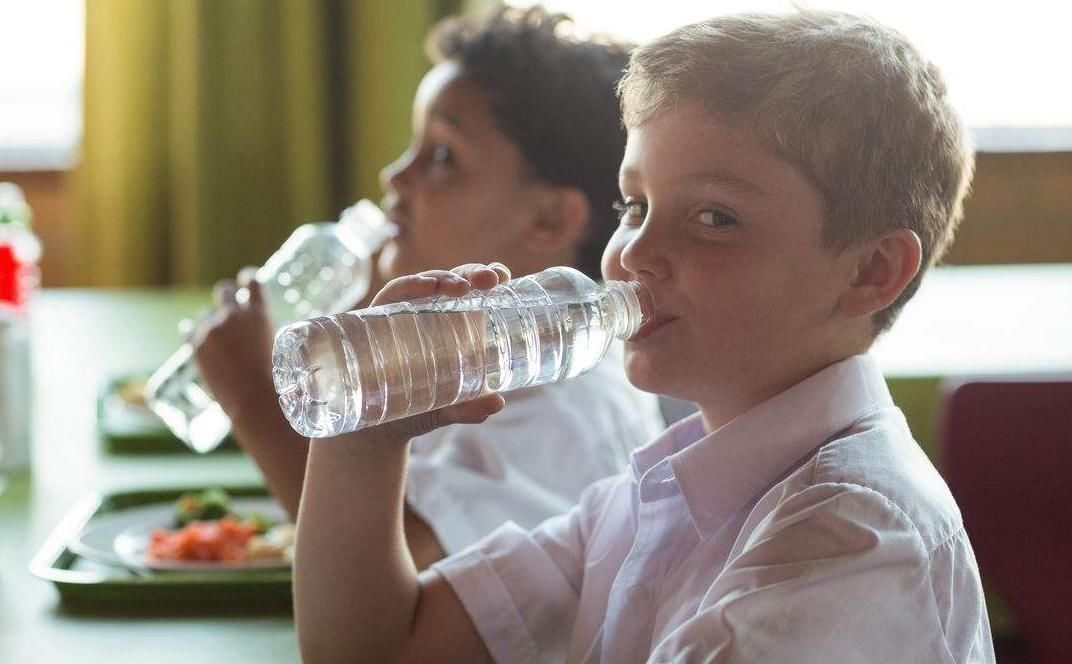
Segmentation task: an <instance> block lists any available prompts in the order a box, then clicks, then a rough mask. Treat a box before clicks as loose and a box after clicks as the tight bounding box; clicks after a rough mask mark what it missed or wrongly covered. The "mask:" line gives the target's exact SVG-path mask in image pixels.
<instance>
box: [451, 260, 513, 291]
mask: <svg viewBox="0 0 1072 664" xmlns="http://www.w3.org/2000/svg"><path fill="white" fill-rule="evenodd" d="M451 272H453V273H454V274H457V275H458V276H461V277H464V278H465V279H466V280H467V281H469V282H470V283H471V284H472V285H473V288H479V289H486V288H494V287H495V286H497V285H499V283H501V282H503V281H506V280H508V279H509V278H510V270H509V269H508V268H507V267H506V266H505V265H503V264H502V263H491V264H490V265H484V264H483V263H466V264H465V265H459V266H458V267H456V268H454V269H453V270H451Z"/></svg>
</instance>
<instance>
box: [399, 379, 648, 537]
mask: <svg viewBox="0 0 1072 664" xmlns="http://www.w3.org/2000/svg"><path fill="white" fill-rule="evenodd" d="M609 361H611V360H608V362H609ZM618 361H619V362H620V360H618ZM621 374H622V369H621V368H620V367H603V366H600V367H598V368H597V370H596V371H594V372H593V373H591V374H588V375H585V376H581V377H579V378H577V379H574V380H571V381H566V382H564V383H556V384H552V385H543V386H540V387H535V388H530V389H527V390H522V391H519V392H514V393H510V394H507V395H506V397H507V406H506V408H504V409H503V410H502V411H501V412H499V413H497V414H495V415H494V416H492V417H491V418H489V419H488V420H487V421H486V422H484V423H483V424H480V425H462V424H457V425H451V426H449V427H444V428H443V429H439V430H437V431H433V432H431V433H430V434H427V435H425V436H420V437H418V438H416V439H414V441H413V444H412V447H411V449H412V453H411V454H410V460H409V470H408V477H407V481H406V503H407V504H408V505H409V507H410V509H412V510H413V511H414V512H416V513H417V514H418V515H420V517H421V518H422V519H423V520H424V521H425V522H426V523H427V524H428V525H429V526H430V527H431V528H432V530H433V532H435V534H436V537H437V538H438V540H439V542H440V544H441V545H442V546H443V549H444V551H446V552H447V553H448V554H450V553H454V552H456V551H459V550H461V549H462V548H464V547H466V546H468V545H469V544H471V543H473V542H475V541H477V540H478V539H480V538H481V537H483V536H484V535H487V534H488V533H490V532H491V531H492V530H494V529H495V528H497V527H498V526H500V525H501V524H503V523H505V522H506V521H513V522H514V523H516V524H518V525H519V526H520V527H521V528H522V529H524V530H528V529H531V528H534V527H535V526H537V525H538V524H540V523H541V522H542V521H544V520H545V519H547V518H549V517H551V516H554V515H556V514H562V513H564V512H566V511H567V510H569V509H570V508H571V507H572V506H573V505H574V504H576V502H577V500H578V498H579V497H580V495H581V492H582V491H583V490H584V489H585V488H586V487H587V486H589V485H590V484H592V483H594V482H596V481H598V480H600V479H603V478H605V477H607V476H610V475H614V474H617V473H619V472H621V471H622V470H623V469H624V468H625V467H626V466H627V464H628V459H629V453H630V452H631V451H632V450H633V449H634V448H636V447H637V446H639V445H641V444H643V443H645V442H647V441H648V440H650V439H651V437H653V436H654V435H656V434H657V433H658V432H659V431H661V424H662V420H661V416H660V415H659V411H658V404H657V403H656V402H655V400H654V397H653V396H652V395H650V394H644V393H642V392H639V391H638V390H636V389H635V388H633V387H632V386H631V385H629V384H628V383H627V382H626V381H625V378H624V375H621Z"/></svg>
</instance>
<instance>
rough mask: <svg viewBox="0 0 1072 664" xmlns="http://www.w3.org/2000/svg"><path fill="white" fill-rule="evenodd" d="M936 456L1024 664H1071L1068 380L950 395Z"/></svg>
mask: <svg viewBox="0 0 1072 664" xmlns="http://www.w3.org/2000/svg"><path fill="white" fill-rule="evenodd" d="M938 454H939V465H940V466H941V469H942V474H943V475H944V476H945V478H946V481H947V482H948V483H949V487H950V489H951V490H952V492H953V495H954V496H955V497H956V499H957V503H958V504H959V505H960V510H961V513H962V514H963V516H964V524H965V527H966V528H967V531H968V536H969V537H970V538H971V542H972V546H973V547H974V549H975V554H976V558H977V560H978V561H979V567H980V571H981V573H982V575H983V578H984V579H986V581H987V584H988V585H989V586H992V587H993V588H994V589H995V590H996V591H997V592H999V593H1000V594H1001V596H1002V597H1003V598H1004V599H1005V600H1006V601H1007V603H1008V605H1009V608H1010V609H1011V610H1012V612H1013V613H1014V615H1015V618H1016V620H1017V622H1018V623H1019V625H1020V627H1021V631H1022V633H1023V637H1024V639H1025V640H1026V642H1027V647H1028V649H1029V651H1030V653H1031V655H1032V658H1033V659H1034V660H1035V661H1037V662H1040V663H1043V662H1045V663H1049V662H1054V663H1056V662H1061V663H1062V664H1067V663H1070V662H1072V377H1067V378H1064V379H1059V378H1032V379H1030V380H1025V379H1015V380H1013V379H1009V380H970V381H965V382H961V383H959V384H956V385H951V386H949V389H947V391H946V392H945V401H944V404H943V408H942V415H941V418H940V422H939V435H938Z"/></svg>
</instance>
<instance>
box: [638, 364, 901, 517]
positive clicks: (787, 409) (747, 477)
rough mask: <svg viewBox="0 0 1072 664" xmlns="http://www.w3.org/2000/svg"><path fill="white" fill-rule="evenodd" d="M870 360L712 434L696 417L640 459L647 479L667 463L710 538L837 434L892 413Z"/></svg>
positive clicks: (835, 369)
mask: <svg viewBox="0 0 1072 664" xmlns="http://www.w3.org/2000/svg"><path fill="white" fill-rule="evenodd" d="M892 403H893V401H892V399H891V398H890V393H889V390H888V389H887V387H886V382H885V380H884V379H883V376H882V372H881V370H880V369H879V367H878V365H877V364H876V363H875V361H874V360H873V359H872V358H871V357H870V356H868V355H856V356H853V357H850V358H848V359H845V360H842V361H840V362H837V363H835V364H832V365H830V366H828V367H826V368H825V369H823V370H821V371H819V372H818V373H816V374H814V375H812V376H810V377H808V378H806V379H804V380H803V381H801V382H799V383H797V384H796V385H794V386H793V387H790V388H789V389H787V390H785V391H784V392H782V393H780V394H778V395H776V396H774V397H772V398H771V399H768V400H767V401H765V402H763V403H761V404H759V405H758V406H756V407H754V408H752V409H751V410H749V411H747V412H745V413H742V414H741V415H739V416H738V417H736V418H735V419H733V420H732V421H730V422H728V423H726V424H725V425H723V426H722V427H720V428H719V429H717V430H715V431H713V432H711V433H709V434H705V432H704V428H703V420H702V418H701V416H700V414H699V413H697V414H694V415H692V416H690V417H688V418H686V419H684V420H682V421H680V422H678V423H676V424H675V425H674V426H672V427H670V428H669V429H668V430H667V431H666V432H664V433H663V435H661V436H659V437H658V438H657V439H655V440H654V441H652V443H650V444H649V445H646V446H645V447H642V448H640V449H638V450H637V451H636V452H634V454H633V459H632V461H633V474H634V477H635V478H640V477H642V476H643V475H644V473H645V472H646V471H647V470H649V469H650V468H652V467H653V466H655V465H657V464H658V463H659V462H660V461H662V460H663V459H668V460H669V463H670V465H671V467H672V469H673V475H674V476H675V477H676V479H677V485H678V487H679V488H680V491H681V493H682V495H683V497H684V500H685V504H686V506H687V508H688V511H689V516H690V518H691V519H692V522H693V524H694V525H695V527H696V529H697V531H698V532H699V533H700V536H701V537H704V538H707V537H709V536H710V535H712V534H713V533H714V532H715V531H716V530H717V529H718V528H719V527H721V526H722V525H723V524H724V523H725V522H726V521H727V520H728V519H729V518H730V517H731V516H732V515H733V513H734V512H736V511H737V510H738V509H740V508H741V507H742V506H743V505H744V504H745V503H746V502H747V501H749V500H752V499H754V498H756V497H757V495H758V494H759V493H760V492H761V491H765V490H766V489H767V488H769V487H770V486H771V485H772V484H774V483H775V482H776V481H777V480H778V479H779V478H780V477H781V476H782V475H783V474H784V473H786V472H787V471H789V470H791V469H792V468H793V467H795V464H796V463H797V462H800V461H802V460H803V459H804V458H806V456H807V455H809V454H810V453H811V452H813V451H814V450H815V449H816V448H818V447H819V446H820V445H822V444H823V443H824V442H826V441H827V440H829V439H831V438H832V437H833V436H834V435H835V434H837V433H838V432H840V431H843V430H845V429H847V428H848V427H849V426H850V425H851V424H852V423H853V422H855V421H857V420H859V419H860V418H862V417H864V416H865V415H868V414H870V413H873V412H875V411H877V410H880V409H881V408H883V407H886V406H890V405H892Z"/></svg>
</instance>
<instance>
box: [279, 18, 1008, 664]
mask: <svg viewBox="0 0 1072 664" xmlns="http://www.w3.org/2000/svg"><path fill="white" fill-rule="evenodd" d="M620 90H621V96H622V107H623V112H624V119H625V123H626V126H627V128H628V132H629V137H628V143H627V147H626V152H625V156H624V159H623V162H622V165H621V171H620V185H621V190H622V199H623V200H622V202H621V205H620V207H621V223H620V226H619V229H618V230H617V232H616V234H615V235H614V237H613V238H612V239H611V241H610V243H609V244H608V246H607V250H606V252H605V254H604V259H603V271H604V275H605V276H606V277H607V278H613V279H630V280H635V281H639V282H640V283H642V284H643V285H644V286H645V287H646V288H647V289H648V290H649V291H650V293H651V294H652V296H653V298H654V300H655V303H656V316H655V319H654V320H653V322H652V323H650V324H648V325H646V326H645V327H644V328H643V329H641V330H640V332H638V334H637V335H636V336H635V337H634V338H633V339H631V340H630V341H629V342H628V343H627V344H626V357H625V363H626V370H627V373H628V376H629V378H630V380H631V381H632V382H633V383H634V384H635V385H637V386H638V387H641V388H643V389H645V390H649V391H653V392H658V393H660V394H665V395H669V396H673V397H677V398H680V399H686V400H689V401H692V402H695V403H696V404H697V405H698V407H699V412H698V413H697V414H696V415H695V416H693V417H691V418H689V419H686V420H684V421H682V422H679V423H678V424H676V425H674V426H673V427H671V428H670V429H669V430H667V431H666V432H664V433H663V434H662V435H661V436H659V437H658V438H656V439H655V440H654V441H653V442H651V443H650V444H649V445H647V446H646V447H643V448H641V449H639V450H638V451H636V452H635V453H634V454H633V458H632V469H631V472H630V473H628V474H623V475H621V476H618V477H614V478H609V479H607V480H604V481H601V482H599V483H596V484H594V485H593V486H591V487H590V488H589V489H588V490H587V491H586V492H585V494H584V495H583V496H582V498H581V502H580V504H579V505H578V506H577V507H575V508H574V509H573V510H571V511H570V512H569V513H567V514H565V515H562V516H559V517H553V518H551V519H549V520H548V521H546V522H544V523H543V524H541V525H540V526H538V527H537V528H535V529H534V530H532V531H528V532H526V531H523V530H521V529H520V528H518V527H516V526H512V525H511V524H507V525H505V526H503V527H502V528H500V529H499V530H497V531H496V532H494V533H492V534H491V535H490V536H488V537H487V538H485V539H484V540H482V541H481V542H479V543H477V544H476V545H474V546H472V547H470V548H468V549H467V550H465V551H463V552H461V553H459V554H457V555H454V556H452V557H449V558H447V559H445V560H443V561H441V562H439V563H437V564H435V565H433V566H432V568H431V570H429V571H427V572H425V573H423V574H422V575H420V576H418V575H417V573H416V571H415V569H414V566H413V563H412V561H411V559H410V557H409V555H408V554H407V552H406V548H405V543H404V539H403V535H402V502H403V477H404V473H405V468H406V447H407V441H408V440H409V438H410V437H412V436H414V435H417V434H419V433H422V432H424V431H427V430H429V429H432V428H435V427H438V426H441V425H444V424H446V423H450V422H472V423H476V422H480V421H482V420H483V419H485V418H486V417H488V416H489V415H491V414H492V413H494V412H495V411H496V410H497V409H498V408H500V407H501V404H502V400H501V397H499V396H498V395H487V396H485V397H482V398H481V399H478V400H476V401H472V402H469V403H465V404H459V405H456V406H452V407H450V408H446V409H443V410H441V411H438V412H436V413H432V414H428V415H425V416H421V417H417V418H412V419H410V420H403V421H400V422H396V423H391V424H387V425H383V426H381V427H377V428H373V429H368V430H365V431H361V432H357V433H354V434H351V435H348V436H341V437H339V438H338V439H330V440H314V441H312V443H311V446H310V455H309V465H308V471H307V476H306V484H305V489H304V491H305V493H304V498H303V502H302V505H301V513H300V516H299V526H298V551H297V558H296V569H295V607H296V613H297V619H298V631H299V636H300V638H301V645H302V651H303V654H304V655H305V657H306V658H307V659H308V660H309V661H317V662H319V661H331V660H333V659H336V658H337V659H340V660H350V659H363V660H369V661H395V660H404V661H410V660H412V661H464V662H469V661H490V660H496V661H503V662H525V661H570V662H580V661H585V662H587V661H607V662H633V661H646V660H651V661H660V662H661V661H675V662H677V661H687V662H693V661H717V662H790V661H791V662H801V661H807V662H812V661H813V662H990V661H993V651H992V646H991V642H990V633H989V627H988V624H987V616H986V611H985V608H984V605H983V600H982V591H981V588H980V583H979V576H978V570H977V567H976V564H975V559H974V554H973V553H972V550H971V546H970V544H969V542H968V539H967V535H966V534H965V531H964V527H963V524H962V523H961V519H960V515H959V512H958V510H957V507H956V505H955V503H954V502H953V499H952V497H951V496H950V494H949V492H948V489H947V488H946V486H945V484H944V482H943V481H942V479H941V478H940V477H939V476H938V474H937V472H936V471H935V470H934V468H933V467H932V466H931V464H930V463H929V461H928V460H927V459H926V457H925V456H924V455H923V454H922V452H921V451H920V450H919V448H918V446H917V445H916V444H915V442H914V441H913V440H912V437H911V433H910V432H909V430H908V427H907V425H906V423H905V421H904V418H903V416H902V415H901V413H900V411H899V410H898V409H897V408H896V407H895V406H894V405H893V403H892V401H891V399H890V396H889V393H888V391H887V389H886V386H885V382H884V380H883V377H882V374H881V372H880V371H879V369H878V367H877V366H876V365H875V363H874V361H873V360H872V359H871V358H870V357H869V356H868V355H867V354H866V353H867V350H868V348H869V347H870V346H871V344H872V342H873V341H874V339H875V337H876V335H877V334H879V333H880V332H881V331H883V330H884V329H886V328H887V327H889V325H890V324H891V323H892V322H893V319H894V318H895V317H896V314H897V312H898V310H899V309H900V307H901V306H902V305H903V303H904V302H905V301H906V300H907V299H908V298H909V297H911V295H912V293H913V292H914V291H915V289H916V287H917V286H918V284H919V280H920V278H921V275H922V273H923V272H924V271H925V270H926V268H927V267H928V266H930V265H931V264H932V263H933V262H934V261H935V260H936V258H937V257H938V256H940V255H941V253H942V251H943V249H944V248H945V246H946V244H947V243H948V241H949V239H950V237H951V235H952V232H953V229H954V227H955V226H956V224H957V222H958V221H959V219H960V216H961V202H962V199H963V197H964V194H965V192H966V189H967V186H968V181H969V179H970V174H971V165H972V158H971V153H970V150H969V148H968V146H967V142H966V139H965V136H964V130H963V127H962V125H961V123H960V121H959V120H958V118H957V116H956V114H955V113H954V111H953V109H952V108H951V106H950V104H949V101H948V99H947V96H946V91H945V86H944V83H943V82H942V79H941V77H940V75H939V73H938V71H937V70H936V69H935V68H934V67H933V65H931V64H930V63H928V62H927V61H926V60H924V59H922V58H921V57H920V56H919V54H918V53H917V52H916V51H915V49H914V48H913V47H912V46H911V45H910V44H908V43H907V42H906V41H905V40H904V39H903V37H901V36H900V35H899V34H897V33H896V32H893V31H891V30H889V29H887V28H885V27H883V26H881V25H878V24H876V23H873V22H871V21H868V20H865V19H860V18H857V17H853V16H848V15H843V14H838V13H829V12H814V11H802V12H798V13H795V14H789V15H784V16H782V15H738V16H730V17H722V18H717V19H713V20H710V21H707V22H703V23H698V24H694V25H690V26H686V27H684V28H681V29H679V30H676V31H674V32H672V33H670V34H668V35H666V36H665V37H663V38H661V39H658V40H656V41H654V42H653V43H651V44H649V45H647V46H644V47H642V48H641V49H639V50H638V51H636V52H635V53H634V55H633V57H632V59H631V62H630V66H629V70H628V73H627V75H626V77H625V79H624V80H623V82H622V84H621V87H620ZM456 272H457V273H458V274H459V275H460V276H462V277H464V279H457V278H456V276H454V275H451V273H446V272H426V273H423V274H422V275H417V276H414V277H406V278H401V279H396V280H395V281H393V282H391V283H390V284H388V285H387V287H386V288H385V289H384V290H383V291H381V293H380V294H379V296H378V298H377V303H384V302H388V301H393V300H399V299H410V298H416V297H424V296H428V295H432V294H444V295H451V296H454V295H461V294H463V293H465V292H467V291H468V290H469V289H470V288H471V287H476V288H486V287H489V286H491V285H494V284H495V283H497V282H498V281H499V280H501V279H503V278H504V277H505V276H506V274H505V271H504V270H503V269H502V268H501V266H491V267H479V266H478V267H473V266H466V267H463V268H459V269H458V270H457V271H456ZM553 416H554V414H553V413H548V417H553Z"/></svg>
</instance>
